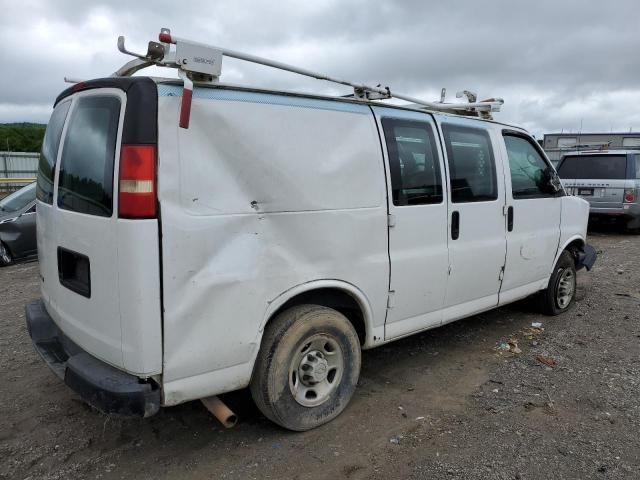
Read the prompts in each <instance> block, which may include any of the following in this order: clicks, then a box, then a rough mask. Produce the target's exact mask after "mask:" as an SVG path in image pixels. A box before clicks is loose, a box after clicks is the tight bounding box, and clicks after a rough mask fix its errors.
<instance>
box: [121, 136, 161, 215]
mask: <svg viewBox="0 0 640 480" xmlns="http://www.w3.org/2000/svg"><path fill="white" fill-rule="evenodd" d="M119 192H120V193H119V195H118V216H119V217H120V218H156V209H157V206H156V148H155V146H153V145H123V146H122V149H121V151H120V190H119Z"/></svg>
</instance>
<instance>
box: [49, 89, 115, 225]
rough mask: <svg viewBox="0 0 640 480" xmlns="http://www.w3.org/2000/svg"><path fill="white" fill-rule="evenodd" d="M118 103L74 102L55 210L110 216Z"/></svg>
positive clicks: (105, 99)
mask: <svg viewBox="0 0 640 480" xmlns="http://www.w3.org/2000/svg"><path fill="white" fill-rule="evenodd" d="M119 119H120V99H119V98H117V97H112V96H105V97H100V96H87V97H82V98H80V99H78V101H77V104H76V105H75V107H74V109H73V112H72V113H71V117H70V119H69V127H68V128H67V133H66V135H65V140H64V146H63V148H62V158H61V160H60V175H59V177H60V178H59V180H58V206H59V207H60V208H63V209H65V210H71V211H74V212H80V213H86V214H89V215H98V216H101V217H110V216H111V214H112V213H113V162H114V157H115V150H116V137H117V135H118V121H119Z"/></svg>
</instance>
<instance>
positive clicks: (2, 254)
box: [0, 242, 13, 267]
mask: <svg viewBox="0 0 640 480" xmlns="http://www.w3.org/2000/svg"><path fill="white" fill-rule="evenodd" d="M12 263H13V258H12V257H11V252H10V251H9V249H8V248H7V246H6V245H5V244H4V243H2V242H0V267H6V266H7V265H11V264H12Z"/></svg>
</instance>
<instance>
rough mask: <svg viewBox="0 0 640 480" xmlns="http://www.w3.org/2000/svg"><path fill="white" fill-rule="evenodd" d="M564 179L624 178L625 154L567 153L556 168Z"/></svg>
mask: <svg viewBox="0 0 640 480" xmlns="http://www.w3.org/2000/svg"><path fill="white" fill-rule="evenodd" d="M558 175H559V176H560V178H564V179H581V180H599V179H606V180H624V179H625V178H627V156H626V155H567V156H566V157H564V160H563V161H562V163H561V164H560V167H559V168H558Z"/></svg>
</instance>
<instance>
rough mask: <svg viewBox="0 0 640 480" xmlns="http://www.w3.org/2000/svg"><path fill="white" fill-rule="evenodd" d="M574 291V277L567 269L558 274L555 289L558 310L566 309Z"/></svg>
mask: <svg viewBox="0 0 640 480" xmlns="http://www.w3.org/2000/svg"><path fill="white" fill-rule="evenodd" d="M575 291H576V275H575V273H573V271H572V270H571V269H569V268H567V269H565V270H563V271H562V272H560V276H559V277H558V288H557V289H556V303H557V304H558V307H559V308H567V307H568V306H569V304H570V303H571V300H572V299H573V295H574V293H575Z"/></svg>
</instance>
